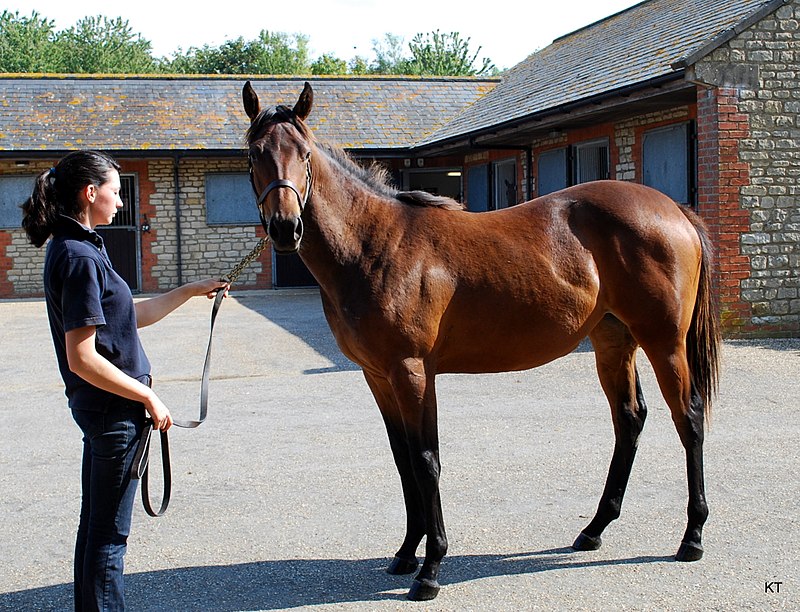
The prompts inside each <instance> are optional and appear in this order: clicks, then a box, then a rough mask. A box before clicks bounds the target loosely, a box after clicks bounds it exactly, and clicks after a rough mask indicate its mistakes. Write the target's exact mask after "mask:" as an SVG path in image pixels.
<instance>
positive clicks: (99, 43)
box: [55, 15, 156, 74]
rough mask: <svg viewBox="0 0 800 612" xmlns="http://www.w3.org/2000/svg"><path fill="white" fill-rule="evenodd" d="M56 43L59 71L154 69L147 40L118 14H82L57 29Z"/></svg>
mask: <svg viewBox="0 0 800 612" xmlns="http://www.w3.org/2000/svg"><path fill="white" fill-rule="evenodd" d="M55 44H56V47H57V48H58V55H59V57H58V66H57V68H58V71H59V72H67V73H111V74H116V73H125V72H127V73H141V74H143V73H150V72H153V71H154V70H155V69H156V63H155V61H154V60H153V56H152V55H151V52H150V50H151V45H150V42H149V41H147V40H145V39H143V38H142V37H141V35H140V34H134V33H133V32H132V31H131V28H130V26H129V25H128V22H127V21H126V20H123V19H122V18H121V17H117V18H115V19H109V18H108V17H103V16H102V15H98V16H97V17H84V18H83V19H81V20H79V21H78V22H77V23H76V24H75V25H74V26H73V27H71V28H68V29H66V30H63V31H61V32H59V33H58V34H57V35H56V39H55Z"/></svg>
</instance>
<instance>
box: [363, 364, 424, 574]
mask: <svg viewBox="0 0 800 612" xmlns="http://www.w3.org/2000/svg"><path fill="white" fill-rule="evenodd" d="M364 377H365V378H366V380H367V384H368V385H369V387H370V390H371V391H372V395H373V396H374V397H375V401H376V402H377V404H378V408H379V409H380V411H381V416H383V422H384V424H385V425H386V433H387V434H388V436H389V446H390V448H391V449H392V456H393V457H394V462H395V465H396V466H397V472H398V473H399V475H400V483H401V485H402V487H403V499H404V501H405V508H406V535H405V538H404V540H403V544H402V546H400V549H399V550H398V551H397V553H396V554H395V556H394V559H392V561H391V563H390V564H389V567H387V568H386V571H387V572H388V573H389V574H411V573H413V572H415V571H416V570H417V567H419V560H418V559H417V547H418V546H419V543H420V542H421V541H422V538H423V536H424V535H425V515H424V513H423V509H422V499H421V497H420V491H419V487H418V486H417V481H416V478H415V477H414V472H413V469H412V467H411V454H410V452H409V448H408V442H407V440H406V436H405V427H404V425H403V419H402V417H401V415H400V412H399V410H398V408H397V401H396V400H395V397H394V392H393V391H392V390H391V386H390V385H389V382H388V381H387V380H386V379H381V378H378V377H376V376H374V375H371V374H368V373H367V372H364Z"/></svg>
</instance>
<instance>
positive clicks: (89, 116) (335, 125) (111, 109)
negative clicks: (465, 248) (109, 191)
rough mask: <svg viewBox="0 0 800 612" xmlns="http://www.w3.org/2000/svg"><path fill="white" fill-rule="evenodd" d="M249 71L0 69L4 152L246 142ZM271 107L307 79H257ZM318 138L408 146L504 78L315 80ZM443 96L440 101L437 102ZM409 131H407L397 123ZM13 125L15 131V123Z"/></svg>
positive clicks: (0, 146)
mask: <svg viewBox="0 0 800 612" xmlns="http://www.w3.org/2000/svg"><path fill="white" fill-rule="evenodd" d="M246 80H248V79H247V77H238V76H236V77H231V76H227V77H202V78H197V77H195V78H145V77H139V76H136V77H130V76H119V75H115V76H113V77H111V76H101V77H96V78H91V77H88V76H54V75H47V76H43V77H41V78H36V77H31V76H30V75H26V76H24V77H22V76H18V75H0V89H2V92H3V96H2V98H3V100H4V102H5V103H6V105H7V106H6V107H5V109H4V112H3V113H0V130H2V131H4V132H5V133H7V134H9V136H8V137H7V138H4V139H2V141H0V150H4V151H13V150H16V151H25V150H37V149H41V148H42V147H44V148H72V147H74V144H75V135H76V133H77V132H78V131H81V132H85V134H82V135H81V138H82V139H83V141H84V144H83V145H82V146H87V147H96V148H102V149H107V150H114V149H124V150H142V151H146V150H172V149H184V150H195V149H197V150H205V149H214V150H240V149H243V138H244V133H245V130H246V129H247V126H248V125H249V123H248V120H247V117H246V116H245V114H244V110H243V109H242V103H241V89H242V86H243V84H244V82H245V81H246ZM250 80H251V81H252V82H253V86H254V88H255V89H256V91H257V92H258V94H259V96H260V98H261V101H262V105H265V106H266V105H272V104H290V105H291V104H293V103H294V102H295V101H296V100H297V97H298V96H299V94H300V91H301V90H302V84H303V79H302V78H294V77H293V78H287V79H276V78H272V77H269V78H250ZM309 80H310V82H311V83H312V86H313V87H314V90H315V101H316V102H315V109H314V112H313V113H312V115H311V117H310V118H309V124H310V125H311V127H312V128H313V129H314V130H315V131H316V132H317V135H318V137H320V138H323V139H325V140H330V141H332V142H336V143H339V144H345V145H346V146H348V147H350V148H356V149H357V148H366V149H369V148H375V147H376V146H380V147H381V148H393V147H401V148H402V147H408V146H410V145H411V144H412V143H413V140H414V138H416V137H418V135H419V134H427V133H430V132H431V131H433V130H434V129H436V128H438V127H441V126H442V125H443V124H444V123H445V122H446V121H447V120H449V119H450V118H452V117H453V116H454V115H456V114H457V113H458V112H460V111H461V110H462V108H463V106H464V105H465V104H470V103H472V102H473V101H475V100H476V99H478V98H479V97H481V96H482V95H483V94H484V93H485V92H486V91H487V90H490V89H491V88H492V87H494V86H495V85H496V84H497V83H498V82H499V79H477V78H469V79H468V78H446V79H441V78H436V79H423V78H412V79H408V78H324V79H319V78H316V77H314V78H313V79H309ZM430 99H435V100H436V103H435V104H429V103H428V101H429V100H430ZM400 123H402V124H408V125H409V129H408V130H398V129H397V125H398V124H400ZM9 127H13V128H16V129H13V131H12V130H11V129H9Z"/></svg>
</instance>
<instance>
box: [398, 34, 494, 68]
mask: <svg viewBox="0 0 800 612" xmlns="http://www.w3.org/2000/svg"><path fill="white" fill-rule="evenodd" d="M469 41H470V39H469V37H467V39H466V40H464V39H462V38H461V35H460V34H459V33H458V32H450V33H449V34H443V33H441V32H439V30H436V31H435V32H430V33H428V34H417V35H416V36H414V39H413V40H412V41H411V42H410V43H409V45H408V47H409V49H410V50H411V56H412V57H411V60H410V61H409V63H408V65H407V70H408V72H407V74H418V75H423V76H483V75H488V74H494V73H496V70H497V69H496V68H495V66H494V64H492V61H491V60H490V59H488V58H483V59H482V60H481V65H480V67H479V68H477V67H476V66H475V62H476V61H477V59H478V54H479V53H480V51H481V47H478V49H477V51H475V53H472V52H471V51H470V48H469Z"/></svg>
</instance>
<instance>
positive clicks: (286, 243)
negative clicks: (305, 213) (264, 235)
mask: <svg viewBox="0 0 800 612" xmlns="http://www.w3.org/2000/svg"><path fill="white" fill-rule="evenodd" d="M269 238H270V240H271V241H272V248H273V249H275V251H276V252H277V253H294V252H296V251H297V249H299V248H300V241H301V240H302V238H303V220H302V219H301V218H300V217H299V216H298V217H294V216H292V217H288V218H286V217H284V218H278V217H277V216H276V215H273V216H272V217H271V218H270V220H269Z"/></svg>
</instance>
